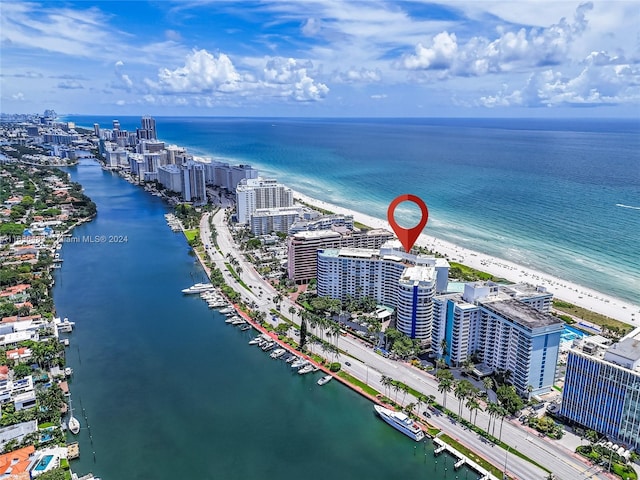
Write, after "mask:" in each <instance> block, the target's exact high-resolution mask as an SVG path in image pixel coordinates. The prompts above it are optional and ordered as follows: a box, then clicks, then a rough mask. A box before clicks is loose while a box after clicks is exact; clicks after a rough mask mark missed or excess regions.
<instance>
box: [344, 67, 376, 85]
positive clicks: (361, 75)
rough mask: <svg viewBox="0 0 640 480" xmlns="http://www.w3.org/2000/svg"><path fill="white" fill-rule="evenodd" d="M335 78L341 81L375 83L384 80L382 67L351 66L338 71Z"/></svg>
mask: <svg viewBox="0 0 640 480" xmlns="http://www.w3.org/2000/svg"><path fill="white" fill-rule="evenodd" d="M334 80H335V81H337V82H341V83H375V82H380V81H381V80H382V72H381V71H380V69H378V68H376V69H373V70H371V69H368V68H365V67H361V68H356V67H353V66H352V67H351V68H350V69H349V70H347V71H346V72H337V73H336V74H335V75H334Z"/></svg>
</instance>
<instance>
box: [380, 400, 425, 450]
mask: <svg viewBox="0 0 640 480" xmlns="http://www.w3.org/2000/svg"><path fill="white" fill-rule="evenodd" d="M373 408H374V410H375V411H376V413H377V414H378V415H380V418H381V419H382V420H384V421H385V422H386V423H388V424H389V425H391V426H392V427H393V428H395V429H396V430H399V431H401V432H402V433H404V434H405V435H407V436H408V437H410V438H413V439H414V440H415V441H416V442H419V441H420V440H422V439H423V438H424V431H423V430H422V429H421V428H420V427H419V426H418V424H417V423H416V422H414V421H413V420H411V418H409V417H408V416H407V415H405V414H404V413H402V412H395V411H393V410H389V409H388V408H384V407H381V406H380V405H374V406H373Z"/></svg>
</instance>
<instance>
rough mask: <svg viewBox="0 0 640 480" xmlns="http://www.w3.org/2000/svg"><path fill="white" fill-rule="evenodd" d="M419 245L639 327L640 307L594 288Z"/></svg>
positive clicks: (361, 218) (433, 242)
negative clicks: (541, 288) (541, 287)
mask: <svg viewBox="0 0 640 480" xmlns="http://www.w3.org/2000/svg"><path fill="white" fill-rule="evenodd" d="M294 197H295V198H299V199H300V200H302V201H303V202H304V203H307V204H309V205H312V206H316V207H318V208H323V209H325V210H330V211H332V212H335V213H340V214H347V215H353V218H354V220H355V221H356V222H360V223H362V224H365V225H368V226H370V227H373V228H384V229H387V230H390V231H392V229H391V227H390V226H389V223H388V222H387V221H386V220H380V219H378V218H375V217H372V216H370V215H366V214H363V213H360V212H356V211H353V210H350V209H348V208H344V207H340V206H338V205H333V204H330V203H327V202H323V201H321V200H317V199H315V198H312V197H309V196H307V195H305V194H303V193H300V192H297V191H294ZM385 214H386V212H385ZM427 228H428V227H427ZM416 245H420V246H423V247H427V248H429V249H430V250H432V251H434V252H437V253H439V254H441V255H444V256H446V257H447V259H449V260H452V261H456V262H459V263H462V264H464V265H467V266H469V267H472V268H475V269H478V270H482V271H484V272H488V273H490V274H492V275H495V276H497V277H501V278H505V279H507V280H509V281H512V282H523V283H529V284H532V285H536V286H538V285H541V286H543V287H546V288H547V290H548V291H550V292H552V293H553V294H554V297H555V298H558V299H561V300H564V301H567V302H570V303H573V304H574V305H578V306H581V307H583V308H587V309H589V310H592V311H594V312H597V313H601V314H603V315H607V316H609V317H611V318H615V319H617V320H620V321H622V322H626V323H629V324H632V325H634V326H640V306H639V305H633V304H631V303H629V302H625V301H624V300H620V299H618V298H614V297H611V296H609V295H605V294H603V293H600V292H597V291H595V290H593V289H590V288H587V287H583V286H581V285H578V284H575V283H571V282H568V281H566V280H562V279H560V278H557V277H554V276H551V275H548V274H546V273H541V272H538V271H535V270H532V269H530V268H526V267H523V266H521V265H517V264H515V263H513V262H509V261H507V260H502V259H500V258H496V257H492V256H489V255H486V254H484V253H480V252H475V251H473V250H469V249H466V248H463V247H459V246H457V245H454V244H453V243H450V242H447V241H444V240H440V239H437V238H435V237H432V236H429V235H426V234H424V233H423V234H422V235H420V238H419V239H418V241H417V242H416Z"/></svg>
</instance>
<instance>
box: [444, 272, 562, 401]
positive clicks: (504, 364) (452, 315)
mask: <svg viewBox="0 0 640 480" xmlns="http://www.w3.org/2000/svg"><path fill="white" fill-rule="evenodd" d="M549 296H550V293H549V292H547V291H546V290H545V289H544V288H532V287H528V286H525V285H510V286H499V285H497V284H495V283H492V282H475V283H468V284H466V285H465V286H464V293H451V294H444V295H437V296H436V297H435V298H434V313H433V329H432V339H431V344H432V345H434V346H435V347H434V351H435V352H436V353H437V354H438V356H440V355H441V354H442V353H443V349H442V345H443V342H444V343H445V344H446V348H445V349H444V355H443V359H444V361H445V362H446V363H447V364H448V365H451V366H459V365H461V364H462V363H463V362H465V361H466V360H467V359H468V358H469V357H471V356H472V355H474V354H475V355H477V357H478V358H479V359H480V362H481V363H480V364H479V365H478V367H477V371H478V373H479V374H487V373H490V372H492V371H496V370H509V371H511V372H512V377H511V381H512V383H513V385H514V386H515V387H516V390H517V391H518V393H519V394H521V395H527V394H529V386H531V387H532V391H531V393H532V394H534V395H535V394H538V393H544V392H547V391H549V390H550V389H551V388H552V387H553V383H554V380H555V371H556V364H557V361H558V353H559V347H560V336H561V333H562V331H563V328H564V323H563V322H562V320H560V319H558V318H556V317H554V316H552V315H550V314H549V313H548V306H549V304H550V301H551V300H550V297H549Z"/></svg>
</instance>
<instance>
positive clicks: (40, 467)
mask: <svg viewBox="0 0 640 480" xmlns="http://www.w3.org/2000/svg"><path fill="white" fill-rule="evenodd" d="M52 459H53V455H45V456H44V457H42V458H41V459H40V461H39V462H38V464H37V465H36V466H35V468H34V469H33V470H34V471H36V472H43V471H45V470H46V469H47V467H48V466H49V463H50V462H51V460H52Z"/></svg>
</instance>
